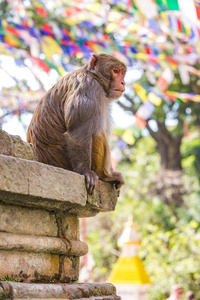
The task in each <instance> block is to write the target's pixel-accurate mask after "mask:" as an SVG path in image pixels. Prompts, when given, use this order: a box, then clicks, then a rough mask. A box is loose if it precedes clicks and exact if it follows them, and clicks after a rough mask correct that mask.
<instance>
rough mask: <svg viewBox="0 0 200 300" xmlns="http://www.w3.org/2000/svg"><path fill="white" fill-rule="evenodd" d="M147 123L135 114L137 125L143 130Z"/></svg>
mask: <svg viewBox="0 0 200 300" xmlns="http://www.w3.org/2000/svg"><path fill="white" fill-rule="evenodd" d="M146 124H147V122H146V121H145V120H144V119H143V118H141V117H140V116H138V114H137V113H136V114H135V125H136V126H137V127H138V128H139V129H142V128H144V127H145V126H146Z"/></svg>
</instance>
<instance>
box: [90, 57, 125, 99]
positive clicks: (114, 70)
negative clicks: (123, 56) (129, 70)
mask: <svg viewBox="0 0 200 300" xmlns="http://www.w3.org/2000/svg"><path fill="white" fill-rule="evenodd" d="M89 66H90V72H91V73H93V74H94V75H96V76H95V78H96V79H97V80H98V81H99V82H100V84H102V86H103V87H104V89H105V91H106V94H107V97H108V98H109V99H110V100H116V99H118V98H120V97H121V96H122V94H123V92H124V91H125V82H124V76H125V74H126V66H125V65H124V64H123V63H122V62H121V61H120V60H118V59H117V58H115V57H113V56H111V55H108V54H104V53H100V54H92V57H91V59H90V62H89Z"/></svg>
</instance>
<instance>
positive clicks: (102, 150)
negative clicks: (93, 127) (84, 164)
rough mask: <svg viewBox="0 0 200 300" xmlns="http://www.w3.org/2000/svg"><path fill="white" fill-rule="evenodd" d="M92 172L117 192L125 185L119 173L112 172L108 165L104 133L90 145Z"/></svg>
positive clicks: (108, 157) (108, 152) (108, 154)
mask: <svg viewBox="0 0 200 300" xmlns="http://www.w3.org/2000/svg"><path fill="white" fill-rule="evenodd" d="M92 170H93V171H94V172H95V173H96V174H97V175H98V176H99V178H100V179H101V180H103V181H109V182H113V183H114V184H115V187H116V189H117V190H120V188H121V186H122V185H124V184H125V181H124V178H123V176H122V174H121V173H120V172H115V171H112V167H111V163H110V148H109V144H108V142H107V138H106V135H105V133H104V132H103V133H102V134H101V135H100V136H98V137H95V138H93V143H92Z"/></svg>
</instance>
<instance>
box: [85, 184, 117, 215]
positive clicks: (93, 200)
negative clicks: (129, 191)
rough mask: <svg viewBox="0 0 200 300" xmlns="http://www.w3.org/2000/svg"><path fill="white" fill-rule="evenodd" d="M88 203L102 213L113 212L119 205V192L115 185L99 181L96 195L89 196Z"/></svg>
mask: <svg viewBox="0 0 200 300" xmlns="http://www.w3.org/2000/svg"><path fill="white" fill-rule="evenodd" d="M87 203H88V204H89V205H90V206H91V207H93V208H97V209H98V210H100V211H102V212H103V211H104V212H106V211H113V210H114V209H115V206H116V204H117V191H116V190H115V188H114V185H113V184H111V183H108V182H102V181H100V180H99V182H98V186H97V187H96V189H95V191H94V193H93V194H92V195H88V201H87Z"/></svg>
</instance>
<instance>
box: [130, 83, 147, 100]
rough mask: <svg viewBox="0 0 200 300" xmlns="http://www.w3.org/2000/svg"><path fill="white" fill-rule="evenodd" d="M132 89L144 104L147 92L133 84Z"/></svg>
mask: <svg viewBox="0 0 200 300" xmlns="http://www.w3.org/2000/svg"><path fill="white" fill-rule="evenodd" d="M133 87H134V90H135V92H136V94H137V95H138V96H139V97H140V98H141V100H142V101H143V102H145V101H146V99H147V91H146V90H145V89H144V88H143V87H142V86H141V85H139V84H137V83H135V82H134V83H133Z"/></svg>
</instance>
